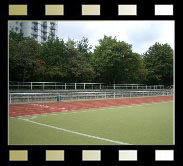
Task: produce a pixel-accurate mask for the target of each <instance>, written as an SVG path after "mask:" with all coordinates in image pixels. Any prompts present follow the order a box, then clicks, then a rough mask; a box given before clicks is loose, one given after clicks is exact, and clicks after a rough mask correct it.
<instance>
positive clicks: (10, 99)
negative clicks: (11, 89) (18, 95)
mask: <svg viewBox="0 0 183 166" xmlns="http://www.w3.org/2000/svg"><path fill="white" fill-rule="evenodd" d="M9 98H10V100H9V101H10V104H11V93H10V95H9Z"/></svg>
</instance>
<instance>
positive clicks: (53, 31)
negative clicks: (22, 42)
mask: <svg viewBox="0 0 183 166" xmlns="http://www.w3.org/2000/svg"><path fill="white" fill-rule="evenodd" d="M9 30H12V31H14V32H16V33H23V37H32V38H34V39H35V40H36V41H37V42H39V43H45V42H46V41H47V40H48V39H51V40H54V39H56V37H57V34H58V22H56V21H9Z"/></svg>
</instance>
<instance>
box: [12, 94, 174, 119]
mask: <svg viewBox="0 0 183 166" xmlns="http://www.w3.org/2000/svg"><path fill="white" fill-rule="evenodd" d="M169 100H173V96H160V97H142V98H126V99H110V100H93V101H72V102H59V103H58V102H57V103H44V104H43V103H41V104H17V105H10V106H9V117H11V118H12V117H18V116H25V115H34V114H43V113H53V112H65V111H71V110H82V109H89V108H102V107H112V106H123V105H132V104H143V103H152V102H161V101H169Z"/></svg>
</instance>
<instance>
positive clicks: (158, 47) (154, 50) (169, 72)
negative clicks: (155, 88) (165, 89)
mask: <svg viewBox="0 0 183 166" xmlns="http://www.w3.org/2000/svg"><path fill="white" fill-rule="evenodd" d="M143 57H144V62H145V65H146V68H147V69H148V75H147V83H148V84H160V85H161V84H162V85H173V49H172V48H171V47H170V45H168V44H160V43H155V44H154V45H153V46H151V47H150V48H149V49H148V51H147V52H145V53H144V55H143Z"/></svg>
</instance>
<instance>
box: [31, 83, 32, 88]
mask: <svg viewBox="0 0 183 166" xmlns="http://www.w3.org/2000/svg"><path fill="white" fill-rule="evenodd" d="M31 90H32V82H31Z"/></svg>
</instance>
